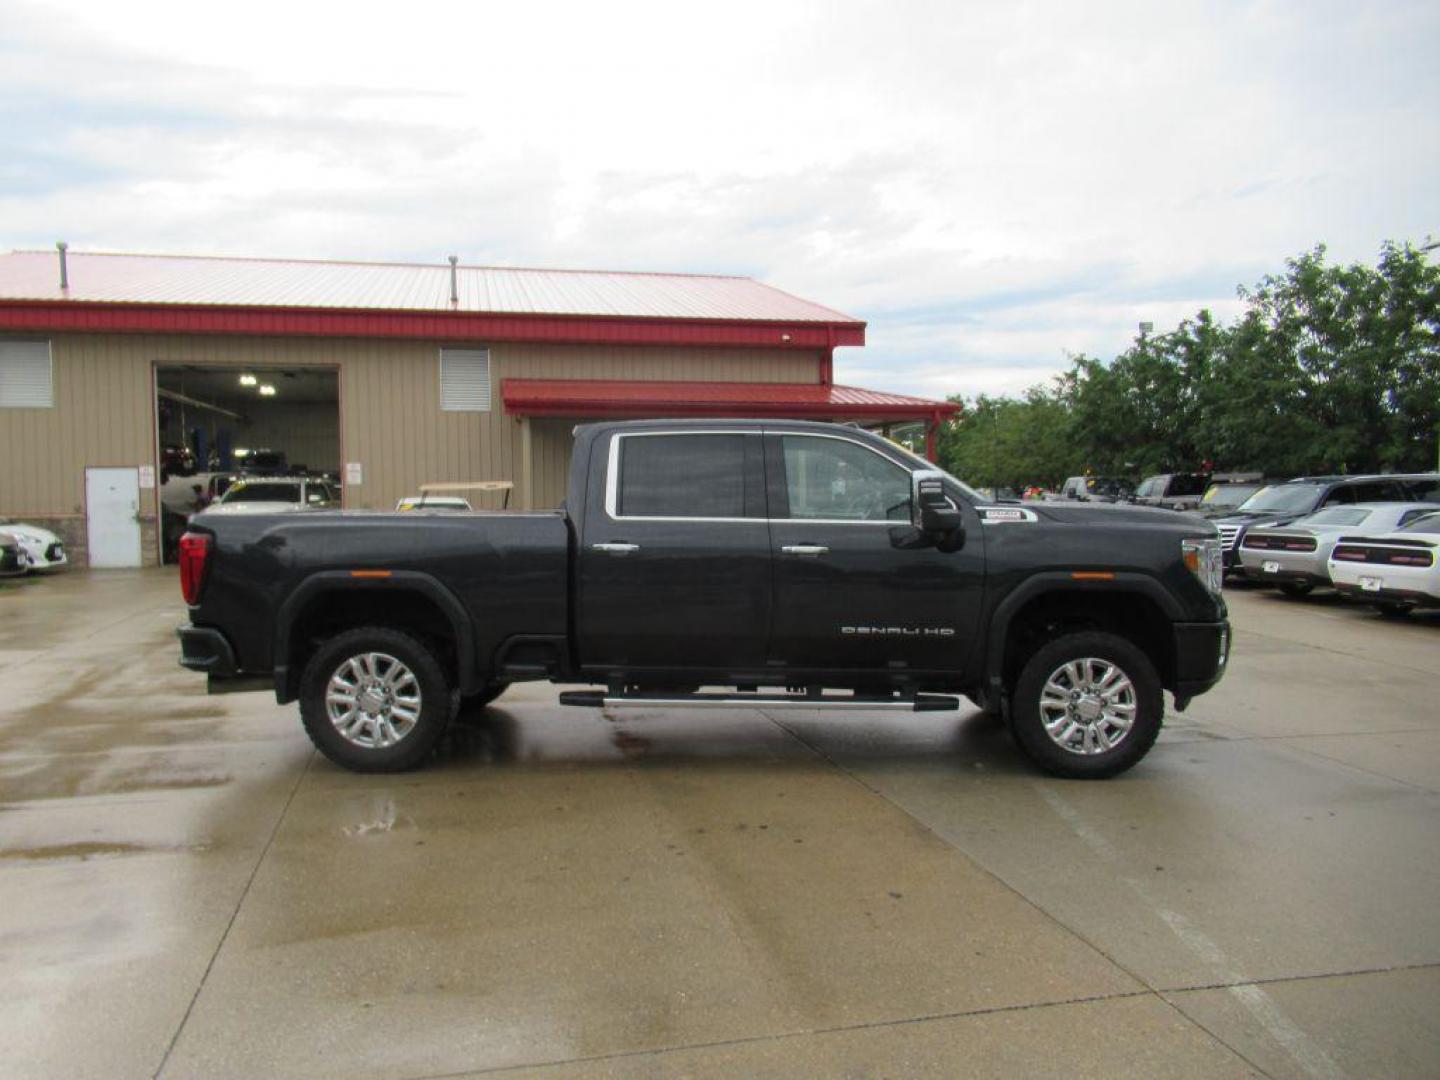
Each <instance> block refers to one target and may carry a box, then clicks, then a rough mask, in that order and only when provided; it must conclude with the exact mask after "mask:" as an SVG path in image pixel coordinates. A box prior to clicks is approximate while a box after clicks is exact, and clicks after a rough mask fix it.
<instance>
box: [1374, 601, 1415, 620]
mask: <svg viewBox="0 0 1440 1080" xmlns="http://www.w3.org/2000/svg"><path fill="white" fill-rule="evenodd" d="M1410 608H1411V605H1410V604H1407V603H1405V602H1404V601H1403V600H1377V601H1376V602H1375V610H1376V611H1378V612H1380V614H1381V615H1384V616H1385V617H1386V618H1387V619H1403V618H1405V617H1406V616H1407V615H1409V614H1410Z"/></svg>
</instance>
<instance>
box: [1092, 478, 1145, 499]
mask: <svg viewBox="0 0 1440 1080" xmlns="http://www.w3.org/2000/svg"><path fill="white" fill-rule="evenodd" d="M1085 487H1086V488H1087V489H1088V490H1090V491H1093V492H1095V493H1096V494H1097V495H1110V496H1115V495H1129V494H1130V493H1131V492H1133V491H1134V490H1135V489H1134V487H1133V486H1131V484H1130V481H1129V480H1119V479H1116V478H1114V477H1111V476H1092V477H1090V479H1088V480H1086V481H1085Z"/></svg>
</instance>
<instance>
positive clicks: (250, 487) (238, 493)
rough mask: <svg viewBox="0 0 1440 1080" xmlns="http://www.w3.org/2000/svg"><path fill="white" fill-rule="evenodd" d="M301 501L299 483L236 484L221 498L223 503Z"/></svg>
mask: <svg viewBox="0 0 1440 1080" xmlns="http://www.w3.org/2000/svg"><path fill="white" fill-rule="evenodd" d="M299 501H300V485H299V484H236V485H235V486H234V487H232V488H231V489H230V490H229V491H227V492H226V493H225V497H224V498H223V499H221V500H220V502H221V503H246V502H273V503H298V502H299Z"/></svg>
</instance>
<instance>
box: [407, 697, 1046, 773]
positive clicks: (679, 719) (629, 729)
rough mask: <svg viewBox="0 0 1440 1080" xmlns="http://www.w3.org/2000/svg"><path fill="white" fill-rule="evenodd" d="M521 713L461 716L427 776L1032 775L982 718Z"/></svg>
mask: <svg viewBox="0 0 1440 1080" xmlns="http://www.w3.org/2000/svg"><path fill="white" fill-rule="evenodd" d="M566 711H567V713H569V712H573V713H575V714H576V715H575V716H574V717H573V719H572V718H570V717H568V716H565V717H558V718H557V717H555V716H554V715H553V713H554V710H552V709H547V708H545V707H543V706H542V707H539V708H532V707H528V706H526V705H523V704H522V705H518V706H514V707H505V706H503V705H491V706H489V707H488V708H479V709H473V708H466V709H462V710H461V713H460V715H459V716H458V717H457V718H456V720H455V722H454V723H452V724H451V725H450V729H449V730H448V731H447V732H446V735H445V737H444V739H443V740H442V741H441V744H440V746H439V747H438V748H437V750H436V754H435V756H434V757H433V758H432V759H431V761H430V762H429V763H428V764H427V766H426V771H433V770H437V769H439V770H445V771H450V770H454V771H464V770H468V769H471V768H473V767H474V766H476V765H505V766H513V765H532V766H533V765H564V766H574V765H597V766H623V767H633V766H635V765H637V764H641V765H643V764H645V763H653V764H677V763H684V764H687V765H694V766H716V767H724V768H730V769H733V768H736V767H744V766H746V765H749V764H753V765H756V766H763V767H765V768H774V767H775V766H776V765H777V764H785V765H797V766H799V765H810V764H815V763H823V764H825V765H827V766H838V767H841V768H844V767H846V766H848V765H851V764H855V765H860V764H874V763H904V762H917V763H918V762H929V763H935V764H939V765H946V766H948V767H950V768H953V769H954V770H955V771H957V772H974V771H978V770H983V771H985V772H987V773H992V774H1016V775H1022V774H1023V775H1033V773H1034V769H1033V767H1032V766H1031V765H1029V764H1028V763H1027V761H1026V760H1025V758H1024V757H1022V755H1021V754H1020V751H1019V750H1018V749H1017V748H1016V746H1015V744H1014V742H1013V741H1012V740H1011V738H1010V736H1009V733H1008V732H1007V731H1006V730H1005V728H1004V726H1003V725H1002V724H1000V723H999V722H997V721H995V720H993V719H991V718H990V717H987V716H986V715H985V714H983V713H981V712H979V711H972V712H969V713H961V714H943V716H944V718H943V719H937V718H936V717H937V714H934V713H929V714H918V716H919V718H917V717H916V716H911V715H909V714H905V715H904V716H903V718H897V716H896V715H894V714H891V715H882V716H876V717H857V716H855V715H854V714H850V715H846V716H834V715H832V716H828V717H827V716H825V715H823V714H806V715H804V716H803V717H801V716H797V715H787V716H784V717H782V718H776V717H772V716H768V715H766V714H764V713H763V712H762V711H760V710H752V711H746V712H743V713H742V712H739V711H737V713H735V714H727V715H725V716H723V717H721V716H719V715H717V714H714V713H711V714H700V715H696V714H688V715H686V714H675V713H670V714H663V713H655V714H642V715H635V716H626V717H624V718H623V719H618V720H607V719H605V718H604V717H603V716H601V715H600V714H599V712H598V711H593V710H583V711H582V710H578V709H577V710H566Z"/></svg>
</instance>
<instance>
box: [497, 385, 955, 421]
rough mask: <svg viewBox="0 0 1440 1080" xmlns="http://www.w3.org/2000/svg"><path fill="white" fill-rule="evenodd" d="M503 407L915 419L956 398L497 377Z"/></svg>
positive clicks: (573, 413)
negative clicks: (502, 378)
mask: <svg viewBox="0 0 1440 1080" xmlns="http://www.w3.org/2000/svg"><path fill="white" fill-rule="evenodd" d="M500 396H501V398H502V400H503V401H504V402H505V411H506V412H508V413H511V414H512V415H516V416H566V417H574V418H576V419H581V418H587V417H631V418H640V417H672V416H673V417H689V416H715V417H721V416H729V417H744V418H773V419H784V418H793V419H804V418H810V419H832V420H835V419H867V418H873V419H881V420H919V419H932V420H933V419H938V418H940V417H942V416H953V415H954V414H955V413H957V412H959V411H960V406H959V405H956V404H955V403H954V402H950V401H931V400H929V399H927V398H917V397H909V396H908V395H905V394H884V393H881V392H880V391H878V390H862V389H861V388H859V387H855V386H834V385H821V384H814V383H712V382H629V381H624V380H618V379H617V380H608V379H605V380H602V379H505V380H503V381H502V382H501V384H500Z"/></svg>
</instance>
